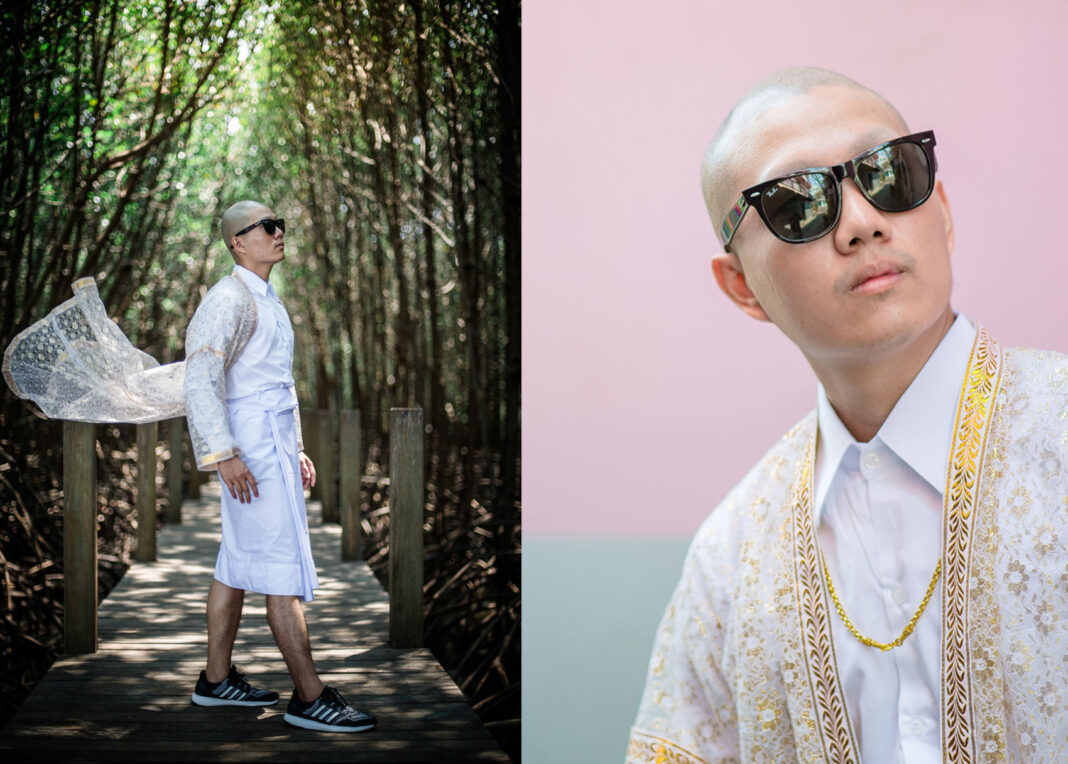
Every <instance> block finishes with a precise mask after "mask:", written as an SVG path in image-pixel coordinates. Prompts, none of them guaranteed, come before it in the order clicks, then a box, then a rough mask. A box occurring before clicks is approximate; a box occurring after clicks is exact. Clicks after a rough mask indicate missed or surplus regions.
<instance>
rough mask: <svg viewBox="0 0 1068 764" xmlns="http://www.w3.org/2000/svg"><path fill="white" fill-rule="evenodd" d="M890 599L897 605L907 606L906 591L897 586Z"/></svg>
mask: <svg viewBox="0 0 1068 764" xmlns="http://www.w3.org/2000/svg"><path fill="white" fill-rule="evenodd" d="M890 599H892V600H893V601H894V604H895V605H904V604H905V589H904V588H903V587H900V586H895V587H894V590H893V591H892V592H890Z"/></svg>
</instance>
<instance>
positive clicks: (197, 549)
mask: <svg viewBox="0 0 1068 764" xmlns="http://www.w3.org/2000/svg"><path fill="white" fill-rule="evenodd" d="M204 496H205V498H204V499H202V500H200V501H190V500H187V501H186V502H185V503H184V505H183V507H182V519H183V523H182V524H181V525H178V526H170V527H167V528H165V529H164V530H163V531H161V532H160V534H159V539H158V550H159V552H158V557H159V560H158V562H153V563H145V562H135V563H133V564H132V565H131V566H130V569H129V570H128V571H127V572H126V575H125V576H123V578H122V580H121V581H120V582H119V585H118V586H116V587H115V589H114V590H113V591H112V592H111V594H110V595H109V596H108V597H107V599H106V600H104V602H103V603H101V606H100V616H99V618H100V620H99V634H100V650H99V651H98V652H97V653H95V654H92V655H83V656H61V657H60V659H59V660H57V661H56V663H55V664H54V665H53V666H52V668H51V669H50V670H49V672H48V673H47V674H46V675H45V677H44V678H43V679H42V680H41V682H40V684H38V686H37V687H36V688H35V689H34V691H33V692H32V693H31V695H30V696H29V698H27V699H26V702H25V703H24V704H23V705H22V707H21V708H20V709H19V712H18V714H17V715H16V716H15V717H14V718H13V719H12V720H11V721H10V722H8V724H7V725H6V726H5V727H4V729H3V730H2V731H0V761H24V760H42V761H70V762H74V761H122V762H127V761H153V762H165V761H197V762H201V761H301V762H319V761H351V762H404V763H405V764H415V763H417V762H481V761H497V762H507V761H508V757H507V756H506V755H505V754H504V753H503V752H502V751H500V749H499V748H498V746H497V743H496V741H495V740H494V739H493V736H492V735H490V734H489V733H488V732H487V731H486V729H485V728H484V727H483V726H482V724H481V722H480V721H479V719H478V717H477V715H476V714H475V712H474V711H472V710H471V708H470V706H468V704H467V702H466V701H465V699H464V697H463V695H462V694H461V692H460V691H459V689H457V687H456V685H455V684H454V683H453V682H452V680H451V679H450V678H449V676H448V675H447V674H446V673H445V671H444V670H443V669H442V668H441V666H440V664H438V662H437V660H436V659H435V658H434V656H433V655H431V653H430V651H429V650H427V649H425V648H418V649H405V650H397V649H392V648H390V647H389V646H388V625H387V624H388V613H389V604H388V599H387V595H386V593H385V592H384V591H383V590H382V587H381V586H380V585H379V583H378V581H377V579H375V577H374V574H373V573H372V572H371V570H370V569H369V568H368V567H367V565H366V564H365V563H363V562H347V563H343V562H341V560H340V558H341V553H340V548H341V529H340V527H339V526H337V525H323V524H322V523H320V522H319V517H320V514H319V511H318V504H317V503H310V504H309V516H310V518H311V522H310V525H311V537H312V548H313V550H314V553H315V561H316V567H317V569H318V572H319V581H320V587H319V589H318V590H317V592H316V599H315V601H314V602H311V603H306V604H305V615H306V617H307V620H308V629H309V632H310V634H311V641H312V652H313V655H314V658H315V662H316V666H317V668H318V669H319V673H320V675H321V676H322V678H323V680H324V681H325V682H326V683H327V684H330V685H333V686H334V687H336V688H338V690H340V691H341V693H342V694H343V695H344V696H345V698H346V700H348V701H349V702H350V703H351V704H352V705H354V706H356V707H357V708H360V709H366V710H369V711H371V712H373V713H374V714H375V715H376V716H377V717H378V727H377V729H375V730H373V731H371V732H364V733H358V734H347V735H346V734H338V733H325V732H311V731H308V730H301V729H295V728H292V727H289V726H288V725H286V724H284V723H283V722H282V714H283V713H284V712H285V706H286V703H287V702H288V701H289V697H290V694H291V693H292V681H291V680H290V678H289V674H288V673H287V672H286V668H285V664H284V663H283V661H282V657H281V655H280V654H279V652H278V648H277V647H276V646H275V644H274V640H273V639H272V637H271V633H270V629H269V628H268V626H267V616H266V607H265V603H264V598H263V597H262V596H260V595H255V594H249V595H246V599H245V611H244V616H243V619H242V624H241V630H240V631H239V632H238V636H237V643H236V644H235V646H234V662H235V663H236V664H237V666H238V668H239V669H240V670H241V671H242V672H245V673H246V674H247V675H248V676H249V679H250V680H251V681H253V683H254V684H256V685H257V686H260V687H266V688H268V689H274V690H276V691H277V692H278V693H279V694H280V695H281V696H282V697H281V700H280V701H279V702H278V704H277V705H276V706H273V707H270V708H236V707H222V708H201V707H200V706H194V705H192V704H191V703H190V700H189V696H190V694H191V693H192V691H193V684H194V683H195V681H196V678H197V676H198V675H199V673H200V670H201V668H203V665H204V656H205V651H206V649H207V648H206V646H207V638H206V636H205V622H204V603H205V600H206V597H207V591H208V587H209V586H210V584H211V580H212V570H213V567H214V563H215V554H216V552H217V551H218V539H219V520H218V483H216V482H212V483H209V484H208V485H206V486H204Z"/></svg>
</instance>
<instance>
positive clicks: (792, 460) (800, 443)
mask: <svg viewBox="0 0 1068 764" xmlns="http://www.w3.org/2000/svg"><path fill="white" fill-rule="evenodd" d="M815 433H816V412H815V411H810V412H809V413H808V414H806V415H805V416H804V418H802V419H801V420H800V421H799V422H798V423H797V424H795V425H794V426H793V427H791V428H790V429H789V430H788V431H787V432H786V434H785V435H783V436H782V437H781V438H779V440H778V441H776V442H775V444H774V445H773V446H772V447H771V448H770V449H768V451H767V452H766V453H765V454H764V455H763V456H762V457H761V458H760V460H759V461H758V462H757V463H756V464H755V465H754V466H753V467H752V468H751V469H750V470H749V471H748V472H747V473H746V474H745V476H744V477H743V478H742V479H741V480H740V481H739V482H738V483H737V484H736V485H735V486H734V488H732V489H731V490H730V491H729V492H728V493H727V495H726V496H725V497H724V499H723V501H721V502H720V503H719V504H718V505H716V507H715V508H714V509H713V510H712V512H711V513H709V515H708V517H707V518H706V519H705V521H704V522H703V523H702V524H701V528H700V530H698V532H697V535H696V536H695V538H694V544H695V545H702V544H706V543H713V542H717V541H723V540H725V539H727V538H730V537H736V536H738V535H747V534H748V532H749V528H750V526H751V524H753V523H754V522H757V523H760V524H761V525H766V521H771V524H772V525H775V524H776V519H777V520H778V521H782V520H783V519H784V518H785V516H786V510H787V509H788V508H789V506H790V502H791V499H792V489H793V485H794V481H795V479H796V477H797V469H798V467H799V466H800V464H801V462H802V460H803V459H804V458H805V456H806V454H807V450H808V449H809V448H810V447H811V444H812V438H813V437H814V436H815Z"/></svg>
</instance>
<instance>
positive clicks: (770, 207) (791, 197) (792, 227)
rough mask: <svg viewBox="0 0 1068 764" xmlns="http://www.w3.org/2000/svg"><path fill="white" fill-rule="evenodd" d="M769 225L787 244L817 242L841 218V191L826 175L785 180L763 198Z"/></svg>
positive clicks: (796, 176)
mask: <svg viewBox="0 0 1068 764" xmlns="http://www.w3.org/2000/svg"><path fill="white" fill-rule="evenodd" d="M760 205H761V207H762V208H763V210H764V215H765V219H766V220H767V221H768V223H769V225H771V227H772V228H773V229H774V230H775V232H776V233H778V234H779V235H780V236H782V237H783V238H784V239H787V240H788V241H803V240H805V239H811V238H815V237H816V236H819V235H820V234H821V233H823V232H825V231H826V230H827V229H829V228H830V227H831V226H833V225H834V223H835V220H836V219H837V217H838V187H837V185H836V184H835V182H834V178H833V177H832V176H830V175H825V174H824V173H818V172H814V173H808V174H806V175H794V176H792V177H790V178H785V179H783V180H782V181H780V182H779V183H776V184H775V185H774V186H771V187H769V188H767V189H765V190H764V192H763V193H762V194H761V195H760Z"/></svg>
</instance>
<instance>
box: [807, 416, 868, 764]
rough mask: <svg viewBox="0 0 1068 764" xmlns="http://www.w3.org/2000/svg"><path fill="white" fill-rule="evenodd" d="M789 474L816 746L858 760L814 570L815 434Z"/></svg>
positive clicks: (830, 757) (833, 756)
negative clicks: (813, 496)
mask: <svg viewBox="0 0 1068 764" xmlns="http://www.w3.org/2000/svg"><path fill="white" fill-rule="evenodd" d="M817 431H818V430H817V428H813V431H812V436H811V439H810V441H809V445H808V448H807V450H806V454H805V458H804V459H802V460H801V462H800V464H799V465H798V472H797V476H796V477H795V478H794V486H793V494H794V500H793V506H794V518H793V519H794V522H793V530H794V548H795V553H794V576H795V578H796V586H795V591H796V592H797V614H798V617H799V618H800V626H801V643H802V653H803V654H804V656H805V664H806V667H807V669H808V672H807V673H808V678H809V689H810V690H811V692H812V703H813V705H814V707H815V711H816V716H817V724H816V728H817V729H818V730H819V735H820V744H821V747H822V748H823V754H824V757H825V758H826V759H827V761H830V762H836V763H838V762H841V764H846V762H850V763H851V764H858V762H859V761H860V757H859V756H858V755H857V752H856V751H857V744H856V740H855V739H854V737H853V728H852V725H850V723H849V715H848V713H847V711H846V705H845V697H844V695H843V693H842V686H841V684H840V683H839V681H838V668H837V664H838V661H837V659H836V657H835V654H834V642H833V641H832V640H831V622H830V618H829V612H828V606H827V594H826V591H825V590H824V587H823V579H822V578H821V577H820V573H819V559H820V557H819V553H818V551H817V548H816V534H815V529H814V528H813V525H812V472H813V470H812V466H813V464H814V463H815V455H816V433H817Z"/></svg>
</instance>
